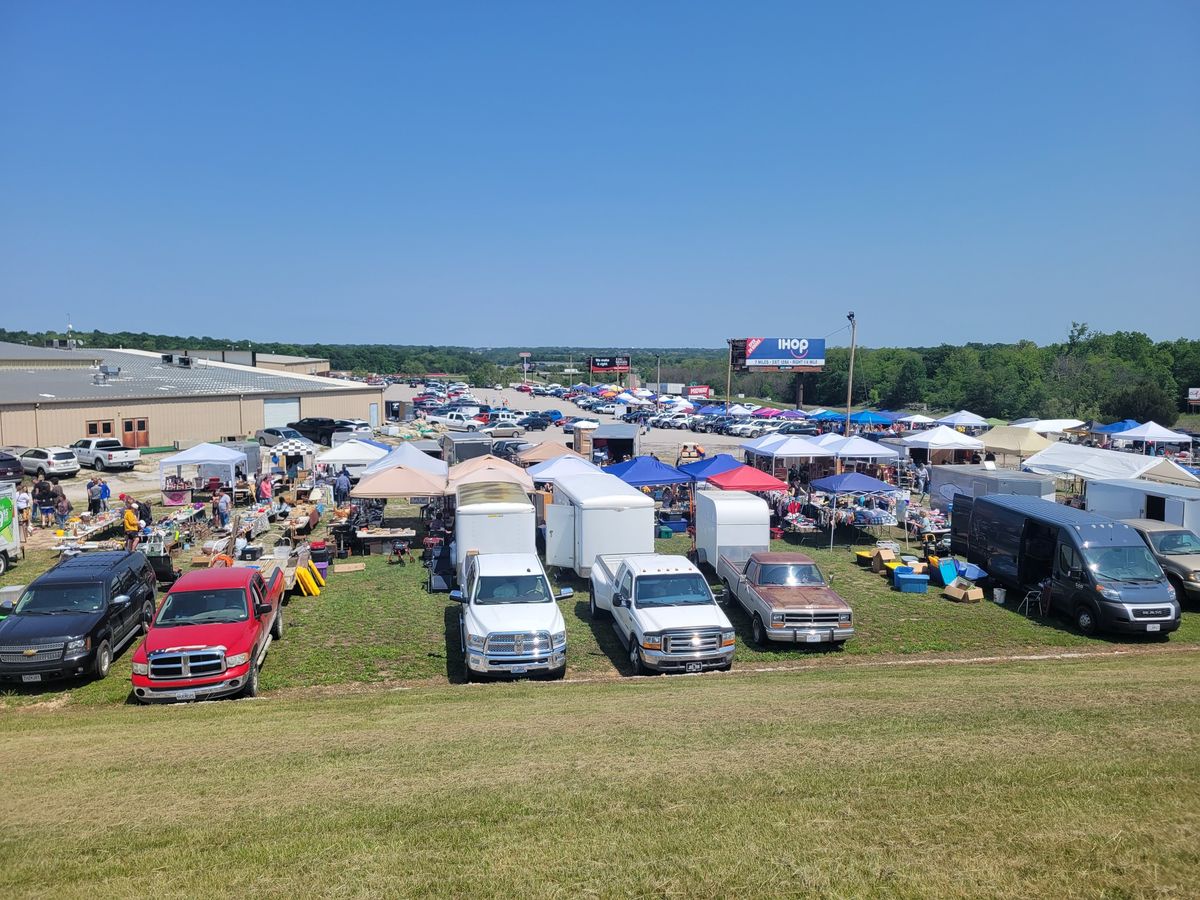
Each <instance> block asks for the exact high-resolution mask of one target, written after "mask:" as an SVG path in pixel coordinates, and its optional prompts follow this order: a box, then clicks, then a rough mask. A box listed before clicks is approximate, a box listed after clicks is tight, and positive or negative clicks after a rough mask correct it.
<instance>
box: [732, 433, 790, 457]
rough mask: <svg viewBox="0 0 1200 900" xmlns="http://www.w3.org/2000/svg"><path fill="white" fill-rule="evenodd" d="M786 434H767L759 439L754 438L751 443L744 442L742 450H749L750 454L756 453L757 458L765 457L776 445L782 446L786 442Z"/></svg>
mask: <svg viewBox="0 0 1200 900" xmlns="http://www.w3.org/2000/svg"><path fill="white" fill-rule="evenodd" d="M787 437H788V435H786V434H775V433H769V434H764V435H762V436H760V437H756V438H754V440H752V441H745V442H744V443H743V444H742V449H743V450H749V451H750V452H751V453H757V454H758V455H759V456H767V455H768V451H769V450H770V449H771V448H772V447H774V446H775V445H776V444H782V443H783V442H784V441H785V440H787Z"/></svg>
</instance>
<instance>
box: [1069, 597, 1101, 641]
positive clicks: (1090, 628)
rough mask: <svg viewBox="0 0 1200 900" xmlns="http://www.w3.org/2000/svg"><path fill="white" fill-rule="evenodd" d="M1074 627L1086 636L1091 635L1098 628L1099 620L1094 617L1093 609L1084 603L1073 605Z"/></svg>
mask: <svg viewBox="0 0 1200 900" xmlns="http://www.w3.org/2000/svg"><path fill="white" fill-rule="evenodd" d="M1075 627H1076V628H1078V629H1079V633H1080V634H1085V635H1087V636H1088V637H1092V636H1093V635H1095V634H1096V632H1097V631H1099V630H1100V620H1099V619H1097V618H1096V613H1095V611H1094V610H1093V609H1092V608H1091V607H1090V606H1088V605H1087V604H1086V603H1080V604H1079V605H1078V606H1076V607H1075Z"/></svg>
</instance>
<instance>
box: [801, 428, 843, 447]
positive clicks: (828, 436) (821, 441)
mask: <svg viewBox="0 0 1200 900" xmlns="http://www.w3.org/2000/svg"><path fill="white" fill-rule="evenodd" d="M845 439H846V436H845V435H844V434H842V433H841V432H838V431H827V432H825V433H824V434H818V435H817V436H816V437H815V438H810V439H809V440H811V441H812V442H813V443H814V444H816V445H817V446H818V447H828V446H829V445H830V444H836V443H837V442H838V441H844V440H845Z"/></svg>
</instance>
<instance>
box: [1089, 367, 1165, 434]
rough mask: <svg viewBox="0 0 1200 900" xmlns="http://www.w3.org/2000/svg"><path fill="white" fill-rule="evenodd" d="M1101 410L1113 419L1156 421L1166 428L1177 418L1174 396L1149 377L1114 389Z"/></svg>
mask: <svg viewBox="0 0 1200 900" xmlns="http://www.w3.org/2000/svg"><path fill="white" fill-rule="evenodd" d="M1101 412H1102V413H1103V414H1104V415H1106V416H1110V417H1111V418H1114V419H1137V421H1139V422H1157V423H1158V424H1159V425H1163V426H1165V427H1167V428H1169V427H1170V426H1172V425H1174V424H1175V420H1176V419H1178V418H1179V409H1178V406H1177V404H1176V401H1175V398H1174V397H1172V396H1171V395H1170V394H1168V393H1167V391H1166V390H1164V389H1163V386H1162V385H1161V384H1159V383H1158V382H1157V381H1155V380H1153V379H1151V378H1145V379H1143V380H1142V381H1140V382H1138V383H1137V384H1132V385H1129V386H1128V387H1123V388H1119V389H1118V390H1116V391H1114V392H1113V393H1112V394H1110V395H1109V396H1108V398H1107V399H1106V400H1105V401H1104V405H1103V406H1102V407H1101Z"/></svg>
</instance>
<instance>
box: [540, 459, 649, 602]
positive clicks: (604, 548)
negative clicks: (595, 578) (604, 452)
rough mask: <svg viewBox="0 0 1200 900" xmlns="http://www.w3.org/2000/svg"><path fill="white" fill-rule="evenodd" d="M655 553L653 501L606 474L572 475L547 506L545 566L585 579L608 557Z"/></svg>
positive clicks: (558, 484) (562, 481) (558, 483)
mask: <svg viewBox="0 0 1200 900" xmlns="http://www.w3.org/2000/svg"><path fill="white" fill-rule="evenodd" d="M653 552H654V501H653V500H652V499H651V498H650V497H648V496H646V495H645V494H643V493H642V492H641V491H639V490H637V488H633V487H630V486H629V485H627V484H626V483H625V482H623V481H622V480H621V479H619V478H617V477H616V476H615V475H609V474H607V473H605V472H597V473H589V474H583V475H568V476H565V477H563V478H560V479H558V480H557V481H556V482H555V485H554V500H553V502H552V503H550V504H548V505H547V506H546V565H549V566H559V567H561V568H564V569H573V570H574V571H575V573H576V574H578V575H579V576H580V577H581V578H587V577H588V576H589V575H590V574H591V571H592V564H593V563H594V562H595V560H596V557H597V556H600V555H601V554H604V553H653Z"/></svg>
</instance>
